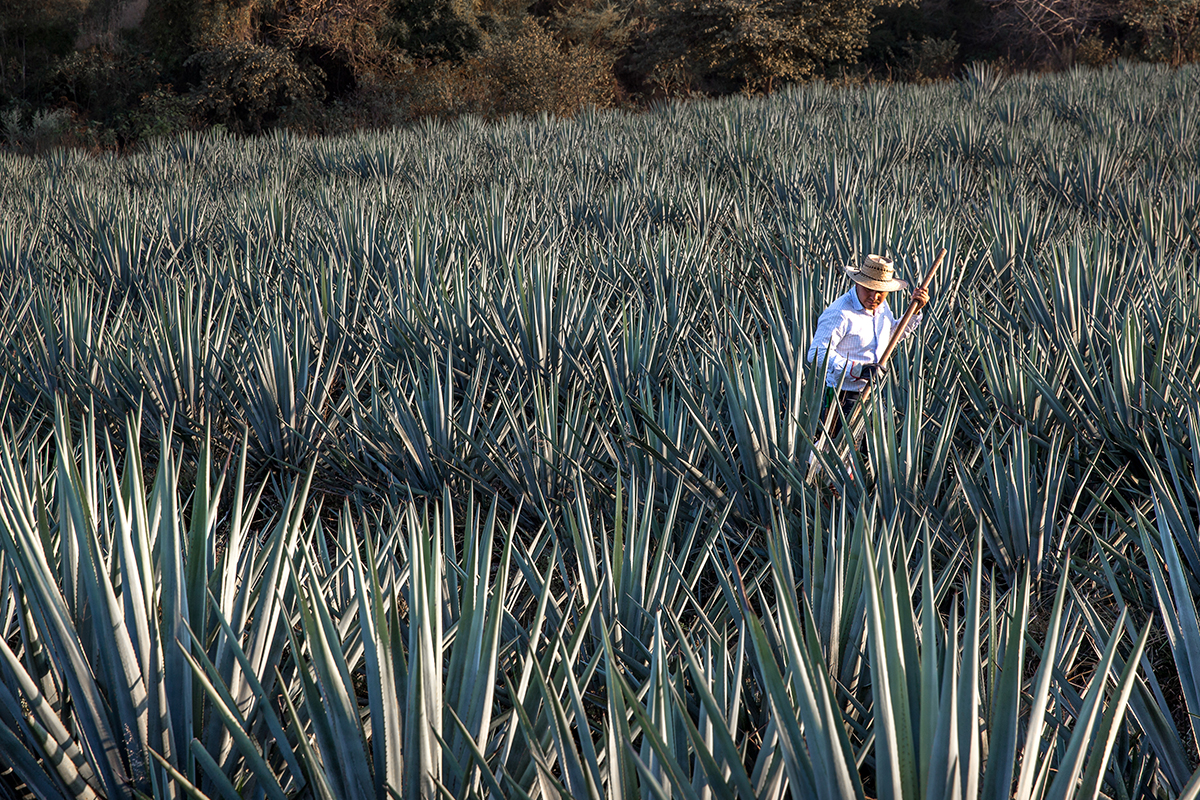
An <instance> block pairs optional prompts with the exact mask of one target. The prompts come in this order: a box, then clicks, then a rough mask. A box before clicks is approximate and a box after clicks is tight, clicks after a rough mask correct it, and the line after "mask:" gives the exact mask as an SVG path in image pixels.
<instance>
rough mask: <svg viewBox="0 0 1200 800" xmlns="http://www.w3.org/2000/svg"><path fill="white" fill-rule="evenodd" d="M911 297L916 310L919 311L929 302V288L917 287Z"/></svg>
mask: <svg viewBox="0 0 1200 800" xmlns="http://www.w3.org/2000/svg"><path fill="white" fill-rule="evenodd" d="M912 299H913V302H914V303H916V304H917V311H920V310H921V309H923V308H924V307H925V304H926V303H928V302H929V290H928V289H926V288H925V287H923V286H919V287H917V290H916V291H915V292H913V296H912Z"/></svg>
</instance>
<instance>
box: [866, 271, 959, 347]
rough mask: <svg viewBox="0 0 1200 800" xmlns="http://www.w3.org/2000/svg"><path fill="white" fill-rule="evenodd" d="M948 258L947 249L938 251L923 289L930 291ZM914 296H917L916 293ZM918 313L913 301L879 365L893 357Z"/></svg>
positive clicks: (922, 286)
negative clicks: (932, 283) (932, 282)
mask: <svg viewBox="0 0 1200 800" xmlns="http://www.w3.org/2000/svg"><path fill="white" fill-rule="evenodd" d="M945 257H946V248H944V247H943V248H942V249H941V250H940V251H938V254H937V258H935V259H934V261H933V266H932V267H930V268H929V273H928V274H927V275H926V276H925V280H923V281H922V282H921V288H922V289H928V288H929V284H930V282H931V281H932V280H933V275H934V273H936V272H937V271H938V267H940V266H941V265H942V260H943V259H944V258H945ZM913 294H916V292H914V293H913ZM916 313H917V303H916V301H913V302H911V303H909V304H908V310H907V311H905V312H904V316H903V317H901V318H900V324H898V325H897V326H896V330H895V331H894V332H893V333H892V340H891V341H890V342H888V346H887V349H886V350H884V351H883V355H882V356H880V357H879V364H880V366H883V365H885V364H887V362H888V359H890V358H891V357H892V351H893V350H895V349H896V345H898V344H900V340H901V339H902V338H904V331H905V330H907V329H908V323H909V322H911V321H912V318H913V315H915V314H916Z"/></svg>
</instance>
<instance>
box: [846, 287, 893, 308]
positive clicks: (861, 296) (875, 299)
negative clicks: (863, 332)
mask: <svg viewBox="0 0 1200 800" xmlns="http://www.w3.org/2000/svg"><path fill="white" fill-rule="evenodd" d="M854 288H855V289H857V290H858V302H860V303H862V304H863V308H865V309H866V310H867V311H874V310H875V309H877V308H879V306H880V305H881V304H882V303H883V301H884V300H887V296H888V293H887V292H877V291H875V290H874V289H868V288H867V287H865V286H863V285H862V284H860V283H856V284H854Z"/></svg>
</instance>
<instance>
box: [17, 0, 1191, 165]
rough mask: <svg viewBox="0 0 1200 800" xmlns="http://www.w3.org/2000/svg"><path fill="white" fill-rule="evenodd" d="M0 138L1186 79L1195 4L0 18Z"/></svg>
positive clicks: (300, 2) (165, 2) (234, 10)
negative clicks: (1038, 75)
mask: <svg viewBox="0 0 1200 800" xmlns="http://www.w3.org/2000/svg"><path fill="white" fill-rule="evenodd" d="M0 5H2V7H0V139H2V140H3V141H4V142H5V143H6V144H8V145H9V146H16V147H26V148H37V147H40V146H46V145H53V144H61V143H69V144H78V145H83V146H93V147H125V146H130V145H132V144H135V143H136V142H137V141H139V140H142V139H144V138H146V137H150V136H155V135H161V134H167V133H172V132H175V131H179V130H184V129H188V128H196V127H208V126H222V127H224V128H225V129H228V130H230V131H232V132H237V133H254V132H260V131H263V130H265V129H269V128H271V127H275V126H286V127H288V128H291V129H296V130H302V131H310V132H314V133H335V132H339V131H343V130H348V129H353V128H358V127H373V126H385V125H392V124H396V123H399V122H404V121H407V120H411V119H415V118H419V117H422V116H428V115H439V116H447V115H454V114H460V113H474V114H482V115H487V116H495V115H501V114H508V113H529V114H532V113H540V112H548V113H552V114H560V115H562V114H571V113H573V112H574V111H576V110H577V109H579V108H581V107H583V106H587V105H595V106H602V107H604V106H622V105H636V104H644V103H648V102H653V101H655V100H658V99H663V98H671V97H678V96H687V95H690V94H703V95H720V94H728V93H734V92H746V93H766V92H770V91H772V90H774V89H775V88H777V87H779V86H781V85H783V84H785V83H788V82H792V81H802V80H809V79H813V78H832V79H839V80H863V79H890V80H905V81H927V80H936V79H939V78H945V77H949V76H951V75H953V74H954V73H955V72H956V71H957V70H958V69H960V68H961V67H962V66H963V65H964V64H965V63H967V62H972V61H979V60H991V61H998V62H1001V63H1002V64H1004V65H1006V66H1008V67H1010V68H1021V69H1030V68H1035V69H1044V68H1061V67H1065V66H1069V65H1072V64H1076V63H1083V64H1089V65H1100V64H1104V63H1108V62H1111V61H1113V60H1115V59H1117V58H1127V59H1142V60H1152V61H1164V62H1169V63H1175V64H1178V63H1182V62H1185V61H1190V60H1194V59H1196V57H1197V55H1200V0H6V2H5V3H4V4H0Z"/></svg>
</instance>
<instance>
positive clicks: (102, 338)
mask: <svg viewBox="0 0 1200 800" xmlns="http://www.w3.org/2000/svg"><path fill="white" fill-rule="evenodd" d="M942 247H945V248H947V249H948V251H949V255H948V257H947V260H946V262H945V265H944V266H943V267H942V269H941V271H940V272H939V273H938V278H937V280H936V282H935V284H934V287H933V301H932V302H931V304H930V305H929V307H928V308H927V309H926V311H925V315H924V320H923V321H922V324H921V326H920V328H919V330H918V332H917V335H916V336H915V337H913V338H912V339H910V340H909V341H907V342H906V343H905V345H904V346H903V347H902V348H901V349H900V350H899V351H898V353H897V357H896V358H895V359H893V362H892V369H891V372H890V374H889V376H888V378H887V381H886V382H885V383H884V384H882V389H881V390H880V391H878V392H876V393H875V395H874V400H873V403H874V406H873V410H872V412H871V413H870V414H869V417H868V425H867V433H866V438H865V444H864V445H863V446H862V449H861V451H859V450H857V449H854V448H851V449H850V453H851V455H850V458H851V461H852V462H853V463H849V464H843V463H842V462H840V461H838V460H837V459H836V458H833V457H829V458H827V459H826V467H827V469H826V471H825V475H824V477H823V479H822V480H820V481H818V482H816V483H815V484H812V485H810V484H809V483H807V482H806V480H805V475H806V465H807V462H808V459H809V455H810V452H811V450H812V443H813V441H814V434H815V432H816V430H817V428H818V424H819V415H820V410H821V403H822V394H823V386H822V383H821V379H820V370H819V369H815V368H813V367H812V366H811V365H809V364H807V363H806V361H805V354H806V350H807V347H808V344H809V339H810V337H811V336H812V332H813V330H814V329H815V327H816V320H817V317H818V315H819V314H820V312H821V310H822V309H823V308H824V306H825V305H826V304H827V303H828V302H829V301H831V300H832V299H834V298H835V297H836V296H837V295H838V294H840V293H841V292H843V291H845V290H846V288H847V286H848V283H847V281H846V279H845V278H844V276H843V275H842V273H841V271H840V269H839V266H840V265H842V264H845V263H855V262H857V261H859V260H860V259H861V258H862V257H863V256H864V255H865V254H866V253H869V252H877V253H884V254H890V255H892V256H894V257H895V259H896V262H897V266H898V269H899V270H900V272H901V274H902V275H904V276H905V277H908V278H910V279H912V278H920V276H922V275H923V274H924V272H925V271H926V270H928V269H929V266H930V264H931V263H932V261H933V257H934V255H935V254H936V252H937V251H938V250H939V249H940V248H942ZM1198 275H1200V69H1197V68H1195V67H1191V68H1182V69H1179V70H1167V69H1165V68H1159V67H1154V66H1136V67H1134V66H1117V67H1115V68H1111V69H1108V70H1105V71H1097V72H1088V71H1072V72H1066V73H1062V74H1058V75H1050V76H1039V77H1032V76H1031V77H1025V76H1014V77H1011V78H1008V79H1005V78H1003V77H1001V76H1000V75H998V74H996V73H993V72H990V71H989V70H987V69H984V68H973V69H972V70H970V71H969V72H968V74H967V75H966V77H965V78H964V79H962V80H960V81H958V82H953V83H945V84H938V85H931V86H896V85H883V84H880V85H872V86H866V87H835V86H831V85H827V84H820V83H818V84H814V85H809V86H803V87H794V88H791V89H788V90H785V91H783V92H782V93H779V94H776V95H774V96H772V97H770V98H767V99H747V98H733V99H725V100H719V101H697V102H691V103H686V104H672V105H663V106H660V107H656V108H654V109H651V110H650V111H648V112H645V113H641V114H627V113H620V112H600V111H592V112H585V113H582V114H580V115H579V116H578V117H576V118H573V119H569V120H559V119H552V118H542V119H525V120H521V119H510V120H503V121H499V122H485V121H482V120H479V119H474V118H463V119H459V120H456V121H452V122H439V121H426V122H423V123H420V124H417V125H415V126H413V127H410V128H406V129H403V130H395V131H387V132H376V133H363V134H359V135H355V136H349V137H344V138H337V139H319V140H311V139H304V138H298V137H296V136H293V135H288V134H284V133H278V134H274V135H271V136H267V137H264V138H260V139H253V140H235V139H232V138H228V137H224V136H221V135H219V134H216V133H212V134H201V135H187V136H182V137H180V138H173V139H167V140H162V141H158V142H156V143H153V144H151V145H149V146H147V147H146V148H145V149H144V150H142V151H140V152H138V153H135V154H132V155H128V156H121V157H118V156H113V155H99V156H96V155H87V154H82V153H78V152H69V151H60V152H54V153H50V154H48V155H45V156H42V157H36V158H33V157H24V156H18V155H3V156H0V345H2V347H0V409H2V414H0V417H2V420H3V423H2V432H0V678H2V679H0V797H10V798H18V797H22V798H23V797H29V796H34V797H38V798H59V797H71V798H79V800H95V799H97V798H135V797H136V798H144V797H154V798H159V797H162V798H172V799H173V800H184V798H188V799H190V800H200V799H201V798H211V799H212V800H218V799H221V800H235V799H236V798H254V799H255V800H264V799H266V798H269V800H289V799H290V798H315V799H320V800H325V799H326V798H338V799H339V800H340V799H341V798H346V799H347V800H349V799H350V798H370V799H371V800H390V799H391V798H409V797H414V798H416V797H420V798H469V797H488V798H501V797H514V798H568V797H569V798H577V799H578V800H583V799H584V798H615V799H616V800H629V798H639V799H641V798H646V799H647V800H648V799H650V798H655V799H657V800H662V799H663V798H672V799H673V800H674V799H676V798H687V799H689V800H725V799H726V798H751V797H755V798H759V797H761V798H786V797H794V798H867V797H879V798H904V799H905V800H914V799H915V798H927V799H928V800H940V799H941V798H970V799H972V800H973V799H974V798H978V797H983V798H1007V797H1013V796H1015V797H1020V798H1055V799H1058V798H1097V797H1107V798H1114V799H1116V798H1120V800H1126V799H1127V798H1129V799H1131V800H1132V799H1134V798H1176V797H1186V798H1196V797H1197V796H1198V795H1200V772H1197V740H1198V738H1200V737H1198V734H1200V622H1198V617H1197V610H1196V599H1195V598H1196V597H1197V595H1198V594H1200V465H1198V464H1197V459H1196V451H1197V449H1200V388H1198V386H1197V384H1198V382H1200V280H1197V277H1198ZM905 302H906V298H905V296H904V295H903V294H900V295H895V296H893V298H892V305H893V308H895V309H896V310H897V313H899V312H900V311H901V310H903V308H904V305H905Z"/></svg>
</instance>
